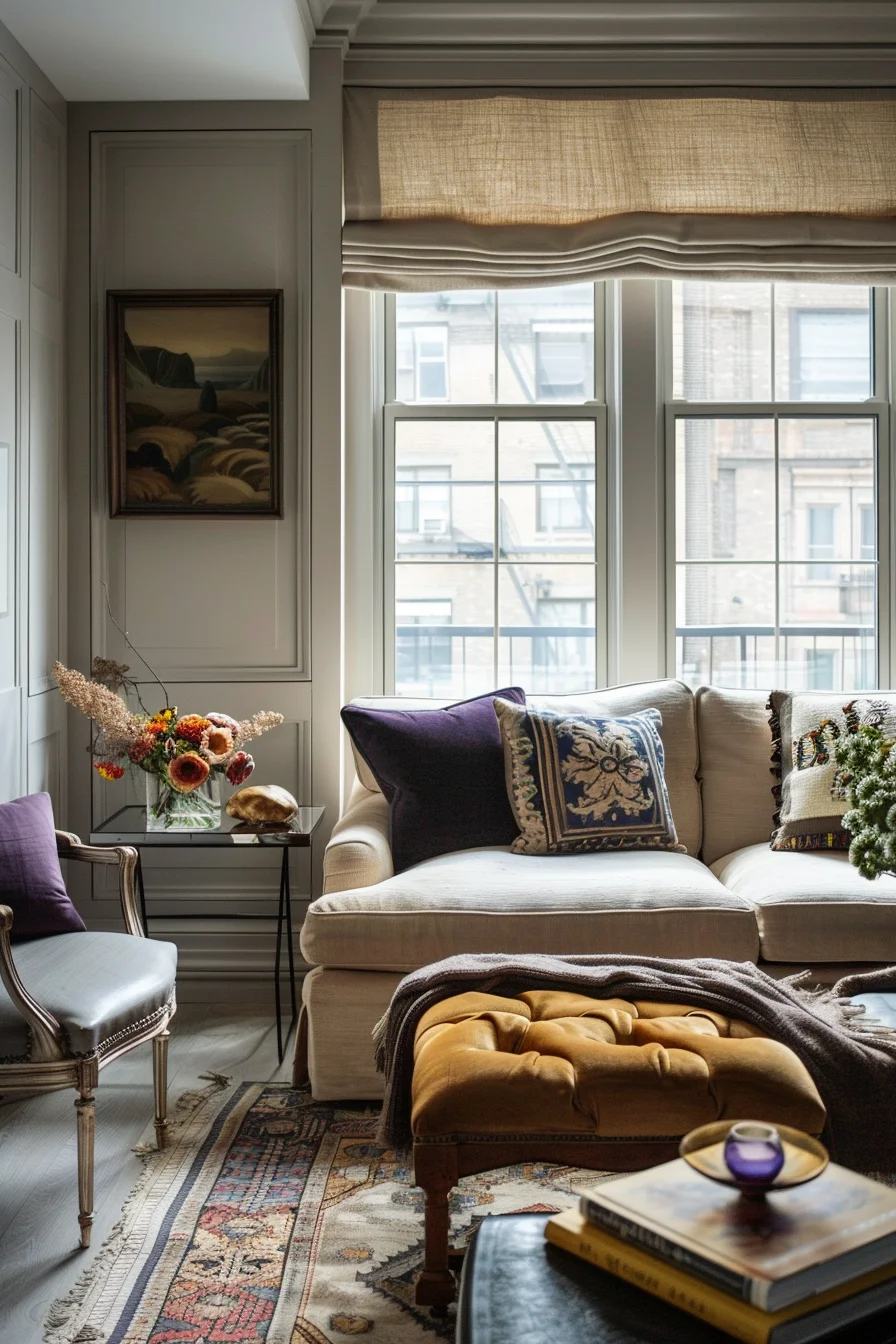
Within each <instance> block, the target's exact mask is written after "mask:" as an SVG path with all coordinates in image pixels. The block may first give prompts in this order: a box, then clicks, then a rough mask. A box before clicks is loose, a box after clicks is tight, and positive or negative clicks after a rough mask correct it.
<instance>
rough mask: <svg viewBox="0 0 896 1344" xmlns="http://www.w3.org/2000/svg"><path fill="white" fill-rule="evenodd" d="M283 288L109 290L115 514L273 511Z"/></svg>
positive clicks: (276, 490)
mask: <svg viewBox="0 0 896 1344" xmlns="http://www.w3.org/2000/svg"><path fill="white" fill-rule="evenodd" d="M281 313H282V292H281V291H279V290H228V291H218V290H216V291H183V290H181V291H166V292H160V291H130V292H128V291H113V292H110V294H109V295H108V312H107V318H108V360H107V364H108V394H109V442H110V450H111V463H110V465H111V471H110V479H111V485H112V515H113V517H120V516H123V515H143V516H148V515H164V516H166V517H176V516H188V517H196V516H202V515H204V516H212V517H232V516H241V517H247V516H256V517H268V518H270V517H278V516H280V493H281V490H280V485H281V482H280V473H281V444H280V437H281V407H280V385H281V369H280V330H281V323H282V317H281Z"/></svg>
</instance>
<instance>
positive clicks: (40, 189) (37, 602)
mask: <svg viewBox="0 0 896 1344" xmlns="http://www.w3.org/2000/svg"><path fill="white" fill-rule="evenodd" d="M65 149H66V142H65V107H64V104H63V103H62V100H61V98H60V97H59V94H58V93H57V92H56V90H55V89H54V88H53V87H52V85H51V84H50V83H49V81H48V80H47V79H46V78H45V77H44V76H43V74H42V73H41V71H40V70H38V69H37V67H36V66H35V65H34V64H33V62H32V61H31V60H30V59H29V57H28V56H27V55H26V54H25V53H24V52H23V51H22V49H21V48H20V47H19V46H18V45H17V43H15V42H14V41H13V39H12V38H11V37H10V35H9V34H8V33H7V31H6V29H4V28H3V27H2V25H0V761H2V763H3V764H2V769H0V800H6V799H9V798H15V797H17V796H18V795H20V794H23V793H33V792H36V791H38V790H43V789H45V790H47V791H48V792H49V793H50V794H51V796H52V798H53V804H54V808H55V810H56V813H57V816H62V815H63V814H64V813H65V810H66V770H65V734H64V727H65V716H64V713H63V710H62V705H61V701H60V699H59V694H58V692H57V691H56V690H55V682H54V680H53V678H52V665H53V662H54V660H55V659H56V658H59V657H61V656H64V650H65V600H64V592H63V590H62V587H61V582H60V578H61V575H60V547H61V546H62V545H63V538H64V536H65V518H64V513H63V509H64V501H65V471H64V459H63V452H62V423H63V375H64V355H63V331H64V324H63V296H64V288H65Z"/></svg>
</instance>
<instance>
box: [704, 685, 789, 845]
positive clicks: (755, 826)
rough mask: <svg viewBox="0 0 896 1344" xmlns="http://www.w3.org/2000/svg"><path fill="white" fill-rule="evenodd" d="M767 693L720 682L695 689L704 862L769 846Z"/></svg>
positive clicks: (771, 802) (771, 783)
mask: <svg viewBox="0 0 896 1344" xmlns="http://www.w3.org/2000/svg"><path fill="white" fill-rule="evenodd" d="M768 697H769V693H768V691H739V690H726V689H725V688H724V687H721V686H701V687H700V689H699V690H698V691H697V693H696V707H697V740H698V742H699V744H700V769H699V778H700V787H701V792H702V795H703V852H702V858H703V861H704V863H715V861H716V859H720V858H722V857H723V855H725V854H731V853H733V851H734V850H735V849H742V848H743V847H744V846H745V845H755V844H759V843H760V842H763V841H764V842H765V844H768V841H769V837H770V836H771V833H772V830H773V828H774V813H775V799H774V794H773V792H772V789H773V786H774V783H775V781H774V777H773V775H772V773H771V768H770V767H771V751H772V735H771V729H770V728H769V723H768V708H767V705H768Z"/></svg>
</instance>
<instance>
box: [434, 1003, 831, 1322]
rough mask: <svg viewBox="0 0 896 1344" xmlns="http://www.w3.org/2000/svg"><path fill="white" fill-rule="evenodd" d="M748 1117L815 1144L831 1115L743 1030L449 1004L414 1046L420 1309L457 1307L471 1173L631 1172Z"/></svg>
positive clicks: (605, 1006)
mask: <svg viewBox="0 0 896 1344" xmlns="http://www.w3.org/2000/svg"><path fill="white" fill-rule="evenodd" d="M747 1119H749V1120H765V1121H769V1122H771V1123H778V1124H784V1125H792V1126H793V1127H794V1128H796V1129H802V1130H805V1131H806V1132H807V1133H809V1134H816V1135H817V1134H819V1133H820V1132H821V1130H822V1127H823V1125H824V1121H825V1108H824V1104H823V1103H822V1100H821V1097H820V1096H819V1095H818V1091H817V1089H816V1087H815V1084H814V1083H813V1081H812V1079H811V1077H810V1076H809V1073H808V1072H807V1070H806V1068H805V1066H804V1065H803V1064H802V1063H801V1062H800V1060H799V1059H797V1057H796V1055H795V1054H794V1053H793V1051H792V1050H790V1049H789V1048H788V1047H787V1046H786V1045H782V1044H781V1043H780V1042H779V1041H773V1040H771V1039H769V1038H768V1037H767V1036H763V1035H762V1033H761V1032H759V1031H757V1030H756V1028H755V1027H751V1026H750V1025H749V1024H748V1023H746V1022H739V1021H736V1020H734V1019H729V1018H727V1017H723V1016H722V1015H721V1014H719V1013H715V1012H710V1011H708V1010H706V1009H703V1008H693V1007H689V1006H688V1005H686V1004H672V1003H646V1002H640V1001H639V1002H637V1003H628V1002H626V1001H625V1000H623V999H592V998H588V997H586V996H585V995H583V994H574V993H568V992H561V991H553V990H531V991H529V992H527V993H523V994H518V995H516V996H514V997H513V998H501V997H498V996H497V995H494V994H479V993H467V994H458V995H456V996H455V997H453V998H449V999H443V1000H442V1002H441V1003H438V1004H436V1005H435V1006H434V1007H433V1008H431V1009H430V1010H429V1011H428V1012H427V1013H426V1014H425V1016H424V1017H423V1018H422V1019H421V1021H420V1025H419V1027H418V1029H417V1035H416V1042H415V1047H414V1079H413V1108H412V1114H411V1129H412V1131H413V1136H414V1171H415V1178H416V1181H417V1184H418V1185H419V1186H420V1187H421V1188H422V1189H423V1192H424V1195H425V1218H426V1246H425V1259H424V1268H423V1271H422V1273H421V1275H420V1278H419V1279H418V1282H417V1287H416V1299H417V1302H418V1304H419V1305H421V1306H431V1307H434V1308H437V1309H438V1308H441V1307H444V1306H447V1304H448V1303H449V1302H451V1301H452V1299H453V1297H454V1292H455V1283H454V1275H453V1274H452V1272H451V1265H450V1260H451V1257H450V1256H449V1250H448V1231H449V1205H448V1201H449V1195H450V1193H451V1190H452V1188H453V1187H454V1186H455V1185H456V1184H457V1182H458V1180H459V1179H460V1177H461V1176H469V1175H472V1174H474V1173H476V1172H481V1171H491V1170H492V1169H494V1168H498V1167H504V1166H510V1165H511V1164H512V1163H516V1162H527V1161H542V1162H544V1161H548V1162H556V1163H558V1164H561V1165H564V1166H573V1167H589V1168H593V1169H595V1170H602V1171H633V1170H636V1169H637V1168H639V1167H648V1166H653V1165H654V1164H655V1163H658V1162H667V1161H669V1160H670V1159H672V1158H674V1157H676V1156H677V1155H678V1143H679V1140H680V1139H681V1137H682V1136H683V1135H684V1134H686V1133H687V1132H688V1131H689V1130H691V1129H695V1128H696V1127H697V1126H698V1125H704V1124H709V1123H710V1122H711V1121H713V1120H731V1121H732V1122H734V1121H736V1120H747Z"/></svg>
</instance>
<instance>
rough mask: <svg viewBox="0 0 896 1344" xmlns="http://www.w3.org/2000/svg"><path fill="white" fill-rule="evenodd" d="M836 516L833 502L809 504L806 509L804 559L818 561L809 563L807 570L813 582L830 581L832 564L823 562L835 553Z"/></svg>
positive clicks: (832, 571) (832, 573) (831, 557)
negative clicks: (806, 533) (806, 535)
mask: <svg viewBox="0 0 896 1344" xmlns="http://www.w3.org/2000/svg"><path fill="white" fill-rule="evenodd" d="M836 518H837V509H836V506H835V505H833V504H810V505H809V507H808V509H807V511H806V527H807V531H808V537H807V543H806V559H807V560H809V561H814V562H820V563H813V564H811V566H810V567H809V570H808V575H809V578H810V579H812V580H813V581H814V582H815V583H830V581H831V579H832V578H833V577H834V567H833V565H831V564H825V563H824V562H825V561H830V560H833V559H834V556H835V555H836V546H835V543H834V536H835V528H836Z"/></svg>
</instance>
